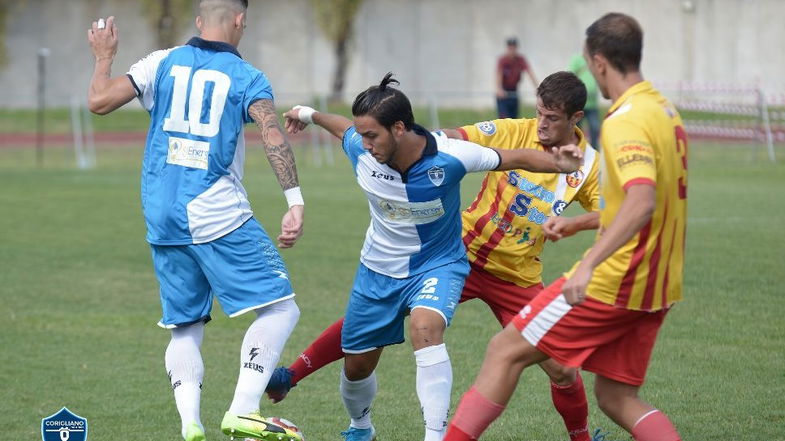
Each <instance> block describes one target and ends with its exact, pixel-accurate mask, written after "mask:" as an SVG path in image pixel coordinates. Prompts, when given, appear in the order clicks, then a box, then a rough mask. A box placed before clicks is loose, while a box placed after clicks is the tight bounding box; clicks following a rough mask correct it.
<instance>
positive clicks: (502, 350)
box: [485, 331, 538, 367]
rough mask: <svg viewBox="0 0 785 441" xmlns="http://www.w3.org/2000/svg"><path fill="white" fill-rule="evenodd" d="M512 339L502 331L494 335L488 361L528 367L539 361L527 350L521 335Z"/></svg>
mask: <svg viewBox="0 0 785 441" xmlns="http://www.w3.org/2000/svg"><path fill="white" fill-rule="evenodd" d="M512 337H516V338H514V339H513V338H511V336H510V335H509V333H507V332H505V331H502V332H499V333H498V334H496V335H494V336H493V338H491V341H490V342H489V343H488V350H487V352H486V355H485V358H486V360H493V361H494V362H495V363H499V364H504V365H514V364H522V365H523V367H527V366H529V365H531V364H533V363H535V362H537V361H538V360H535V359H534V357H533V354H532V353H530V351H527V350H526V345H525V344H524V343H525V340H523V339H522V338H521V337H520V336H519V335H513V336H512Z"/></svg>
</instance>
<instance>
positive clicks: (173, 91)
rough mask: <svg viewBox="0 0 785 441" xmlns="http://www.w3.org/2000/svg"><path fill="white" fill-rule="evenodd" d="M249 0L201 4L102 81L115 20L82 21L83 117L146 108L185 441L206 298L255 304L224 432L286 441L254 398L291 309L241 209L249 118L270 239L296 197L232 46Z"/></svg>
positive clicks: (282, 239) (151, 228) (249, 76)
mask: <svg viewBox="0 0 785 441" xmlns="http://www.w3.org/2000/svg"><path fill="white" fill-rule="evenodd" d="M247 8H248V1H247V0H202V1H201V2H200V4H199V16H198V17H197V18H196V27H197V29H199V35H200V36H199V37H194V38H192V39H191V40H189V41H188V42H187V43H186V44H184V45H182V46H178V47H175V48H171V49H163V50H158V51H155V52H153V53H151V54H149V55H148V56H146V57H144V58H142V59H141V60H139V61H138V62H137V63H136V64H134V65H133V66H131V68H130V70H129V71H128V73H127V74H125V75H120V76H116V77H113V78H112V77H111V66H112V61H113V59H114V56H115V54H116V53H117V46H118V31H117V27H116V26H115V24H114V17H109V18H108V19H107V20H106V22H104V20H103V19H101V20H99V21H97V22H93V25H92V28H91V29H90V30H88V35H87V38H88V41H89V43H90V47H91V49H92V52H93V55H95V71H94V72H93V77H92V79H91V81H90V88H89V90H88V105H89V108H90V110H91V111H92V112H94V113H98V114H106V113H109V112H112V111H114V110H115V109H117V108H119V107H121V106H123V105H124V104H126V103H128V102H129V101H131V100H132V99H133V98H134V97H137V98H138V99H139V101H140V102H141V104H142V106H143V107H144V108H145V109H146V110H147V111H148V112H149V113H150V128H149V133H148V135H147V143H146V146H145V151H144V160H143V163H142V189H141V193H142V195H141V196H142V209H143V212H144V218H145V223H146V226H147V241H148V242H149V243H150V247H151V249H152V257H153V266H154V267H155V272H156V276H157V277H158V281H159V284H160V298H161V306H162V309H163V317H162V318H161V320H160V321H159V323H158V324H159V326H161V327H162V328H164V329H168V330H170V332H171V340H170V342H169V345H168V347H167V348H166V354H165V356H164V360H165V366H166V372H167V373H168V374H169V380H170V382H171V386H172V390H173V391H174V399H175V403H176V405H177V410H178V412H179V414H180V419H181V423H182V425H181V430H182V436H183V438H184V439H185V440H186V441H204V439H205V432H204V427H203V425H202V422H201V418H200V415H199V414H200V412H199V408H200V397H201V387H202V380H203V378H204V363H203V361H202V354H201V350H200V347H201V344H202V338H203V336H204V327H205V324H206V323H207V322H208V321H210V311H211V308H212V304H213V296H215V297H217V299H218V301H219V302H220V303H221V308H222V309H223V310H224V312H225V313H226V314H228V315H229V316H230V317H236V316H239V315H242V314H245V313H247V312H251V311H253V312H254V315H255V317H254V319H253V321H252V322H251V324H250V326H249V327H248V330H247V331H246V334H245V337H244V339H243V342H242V345H241V347H240V351H241V352H240V360H239V361H240V365H239V368H240V374H239V377H238V380H237V387H236V389H235V394H234V399H233V400H232V403H231V405H230V407H229V411H228V412H226V415H225V416H224V419H223V421H222V423H221V429H222V431H223V432H224V433H226V434H227V435H231V436H233V437H250V438H254V439H259V440H280V441H288V440H297V439H299V436H296V435H295V434H293V433H292V432H290V431H288V429H286V428H284V427H281V426H278V425H276V424H273V423H271V422H269V421H267V420H265V419H263V418H262V417H261V416H260V413H259V400H260V398H261V396H262V393H263V392H264V389H265V386H266V385H267V382H268V381H269V379H270V375H271V374H272V372H273V369H274V368H275V364H276V363H277V362H278V358H279V356H280V353H281V351H282V350H283V347H284V343H286V340H287V339H288V338H289V334H291V332H292V329H293V328H294V326H295V324H296V323H297V320H298V318H299V316H300V310H299V309H298V307H297V304H296V303H295V302H294V292H293V290H292V286H291V284H290V283H289V276H288V273H287V270H286V267H285V265H284V263H283V260H282V259H281V256H280V255H279V253H278V251H277V250H276V249H275V246H274V245H273V242H272V241H271V240H270V238H269V237H268V235H267V233H266V232H265V231H264V230H263V229H262V227H261V225H259V223H258V222H257V221H256V219H255V218H254V216H253V212H252V211H251V206H250V204H249V202H248V197H247V195H246V192H245V189H244V188H243V186H242V184H241V179H242V177H243V162H244V158H245V137H244V134H243V126H244V125H245V124H246V123H249V122H256V124H257V125H258V126H259V129H260V130H261V134H262V143H263V144H264V149H265V152H266V154H267V158H268V160H269V161H270V165H271V166H272V169H273V171H274V173H275V175H276V177H277V178H278V182H279V184H280V185H281V187H282V189H283V190H284V195H285V196H286V199H287V201H288V204H289V208H288V210H287V211H286V213H285V214H284V216H283V220H282V222H281V229H282V233H281V234H280V235H279V236H278V244H279V246H281V247H282V248H288V247H291V246H293V245H294V244H295V242H296V241H297V239H298V238H299V237H300V235H301V234H302V226H303V199H302V195H301V194H300V187H299V184H298V177H297V168H296V166H295V160H294V154H293V153H292V149H291V147H290V146H289V143H288V142H287V140H286V137H285V136H284V134H283V131H282V129H281V127H280V125H279V124H278V117H277V115H276V112H275V106H274V104H273V93H272V88H271V86H270V83H269V82H268V80H267V77H266V76H265V75H264V74H263V73H262V72H261V71H259V70H258V69H256V68H254V67H253V66H251V65H250V64H248V63H247V62H245V61H244V60H243V59H242V58H241V57H240V54H239V53H238V52H237V46H238V44H239V43H240V39H241V38H242V36H243V32H244V29H245V26H246V10H247Z"/></svg>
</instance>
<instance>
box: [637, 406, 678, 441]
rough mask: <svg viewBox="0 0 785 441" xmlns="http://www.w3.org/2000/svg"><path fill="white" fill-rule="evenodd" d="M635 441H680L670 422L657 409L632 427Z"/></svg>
mask: <svg viewBox="0 0 785 441" xmlns="http://www.w3.org/2000/svg"><path fill="white" fill-rule="evenodd" d="M632 437H633V438H634V439H635V440H636V441H681V437H680V436H679V432H677V431H676V428H675V427H673V423H671V420H669V419H668V417H667V416H665V414H664V413H662V412H660V411H659V410H657V409H654V410H652V411H651V412H649V413H647V414H646V415H644V416H642V417H641V419H639V420H638V422H637V423H635V425H634V426H633V427H632Z"/></svg>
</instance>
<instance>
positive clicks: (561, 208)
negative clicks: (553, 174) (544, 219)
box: [553, 199, 567, 216]
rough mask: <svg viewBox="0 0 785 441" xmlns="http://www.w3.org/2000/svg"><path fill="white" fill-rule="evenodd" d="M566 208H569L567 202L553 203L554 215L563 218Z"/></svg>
mask: <svg viewBox="0 0 785 441" xmlns="http://www.w3.org/2000/svg"><path fill="white" fill-rule="evenodd" d="M565 208H567V202H566V201H563V200H561V199H559V200H557V201H556V202H554V203H553V214H555V215H556V216H561V214H562V212H563V211H564V209H565Z"/></svg>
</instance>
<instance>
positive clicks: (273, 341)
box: [229, 299, 300, 415]
mask: <svg viewBox="0 0 785 441" xmlns="http://www.w3.org/2000/svg"><path fill="white" fill-rule="evenodd" d="M299 317H300V309H299V308H298V307H297V304H296V303H295V302H294V300H293V299H289V300H284V301H281V302H277V303H273V304H272V305H269V306H265V307H264V308H261V309H257V310H256V320H254V321H253V322H252V323H251V326H249V327H248V331H246V332H245V338H243V345H242V347H241V349H240V376H239V377H238V378H237V387H236V388H235V391H234V399H233V400H232V404H231V406H229V412H231V413H233V414H235V415H245V414H248V413H251V412H254V411H257V410H259V401H260V400H261V399H262V394H263V393H264V388H266V387H267V383H268V382H269V381H270V376H272V374H273V370H274V369H275V365H276V364H277V363H278V358H280V356H281V351H283V347H284V344H285V343H286V339H288V338H289V335H290V334H291V333H292V330H293V329H294V325H296V324H297V320H298V318H299Z"/></svg>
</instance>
